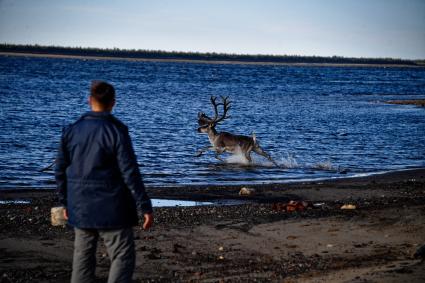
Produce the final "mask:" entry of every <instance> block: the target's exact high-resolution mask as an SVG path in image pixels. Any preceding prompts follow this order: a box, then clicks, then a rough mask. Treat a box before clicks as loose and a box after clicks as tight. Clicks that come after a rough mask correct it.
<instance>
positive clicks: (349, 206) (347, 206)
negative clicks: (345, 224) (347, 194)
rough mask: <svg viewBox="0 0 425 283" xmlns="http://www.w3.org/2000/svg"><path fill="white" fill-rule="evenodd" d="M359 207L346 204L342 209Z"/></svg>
mask: <svg viewBox="0 0 425 283" xmlns="http://www.w3.org/2000/svg"><path fill="white" fill-rule="evenodd" d="M356 208H357V207H356V206H355V205H354V204H344V205H343V206H341V209H347V210H349V209H356Z"/></svg>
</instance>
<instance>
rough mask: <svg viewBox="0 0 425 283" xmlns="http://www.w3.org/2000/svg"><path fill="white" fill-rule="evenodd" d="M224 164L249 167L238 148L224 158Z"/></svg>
mask: <svg viewBox="0 0 425 283" xmlns="http://www.w3.org/2000/svg"><path fill="white" fill-rule="evenodd" d="M225 161H226V163H230V164H242V165H249V164H250V163H249V160H248V159H247V158H246V157H245V155H244V154H243V153H242V150H241V148H240V147H238V148H237V149H236V150H235V152H234V153H233V154H232V155H230V156H229V157H227V158H226V160H225Z"/></svg>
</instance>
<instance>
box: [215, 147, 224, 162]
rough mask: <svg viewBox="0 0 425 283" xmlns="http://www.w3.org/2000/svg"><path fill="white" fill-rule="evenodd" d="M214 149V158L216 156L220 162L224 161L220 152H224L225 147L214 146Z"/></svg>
mask: <svg viewBox="0 0 425 283" xmlns="http://www.w3.org/2000/svg"><path fill="white" fill-rule="evenodd" d="M214 150H215V155H214V156H215V158H217V159H218V160H220V161H221V162H224V160H223V158H221V157H220V154H222V153H223V152H225V151H226V150H225V149H221V148H217V147H216V148H214Z"/></svg>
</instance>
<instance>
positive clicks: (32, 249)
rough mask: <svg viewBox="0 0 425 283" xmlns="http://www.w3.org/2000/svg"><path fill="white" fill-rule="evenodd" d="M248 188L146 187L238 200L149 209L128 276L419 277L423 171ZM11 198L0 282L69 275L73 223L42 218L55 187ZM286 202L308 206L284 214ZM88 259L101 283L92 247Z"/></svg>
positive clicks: (1, 225) (4, 217)
mask: <svg viewBox="0 0 425 283" xmlns="http://www.w3.org/2000/svg"><path fill="white" fill-rule="evenodd" d="M251 187H252V188H253V189H254V190H255V194H253V195H250V196H240V195H239V190H240V187H239V186H227V187H226V186H225V187H220V186H217V187H184V188H180V189H178V190H170V189H164V188H162V189H161V188H156V189H152V188H148V192H149V194H150V196H151V197H152V198H168V199H174V198H180V199H182V200H184V199H191V200H195V201H197V200H199V201H200V200H217V201H219V200H228V199H233V200H240V201H244V202H243V203H242V204H237V205H222V206H217V205H212V206H211V205H209V206H195V207H163V208H154V210H155V225H154V227H153V228H152V229H151V230H150V231H143V230H141V228H140V227H134V233H135V240H136V254H137V261H136V269H135V274H134V279H135V281H134V282H158V281H161V282H162V281H166V282H171V281H172V282H189V281H192V282H217V281H223V282H242V281H245V282H254V281H255V282H264V281H266V282H287V283H290V282H302V283H306V282H331V283H332V282H335V283H336V282H403V281H405V282H424V279H425V260H424V256H425V255H424V254H423V252H422V254H421V253H420V251H421V250H422V249H423V250H425V225H424V223H425V168H423V169H416V170H404V171H397V172H391V173H386V174H381V175H374V176H368V177H361V178H355V179H353V178H346V179H339V180H329V181H326V182H306V183H296V184H294V183H293V184H269V185H258V186H250V188H251ZM17 196H18V197H24V198H25V199H29V200H30V201H31V202H30V203H29V204H27V203H23V204H18V205H15V204H3V205H0V231H1V233H0V254H1V256H0V263H1V264H0V275H1V276H2V280H3V281H2V282H69V278H70V273H71V263H72V251H73V230H72V229H71V228H70V227H53V226H51V225H50V208H51V207H53V206H56V205H57V199H56V195H55V192H54V191H32V192H19V191H18V192H16V191H15V192H7V193H6V192H3V191H2V192H1V199H2V200H4V199H14V198H16V197H17ZM291 200H292V201H298V202H301V201H305V202H306V203H308V204H309V206H307V207H306V208H305V209H303V210H297V211H293V212H289V211H285V210H284V209H283V208H284V207H285V206H284V205H285V204H287V203H288V202H289V201H291ZM310 204H311V205H310ZM345 204H350V205H353V206H354V208H355V209H349V210H343V209H341V207H342V206H343V205H345ZM97 264H98V268H97V271H96V274H97V277H98V278H99V281H97V282H106V278H107V274H108V268H109V260H108V258H107V253H106V250H105V247H104V246H103V245H102V244H100V245H99V248H98V251H97Z"/></svg>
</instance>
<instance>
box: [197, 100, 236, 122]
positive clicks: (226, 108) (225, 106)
mask: <svg viewBox="0 0 425 283" xmlns="http://www.w3.org/2000/svg"><path fill="white" fill-rule="evenodd" d="M228 98H229V97H228V96H226V97H224V96H221V99H222V100H223V102H220V103H217V97H215V96H211V98H210V100H211V104H212V105H213V107H214V118H212V119H211V118H209V117H208V116H207V115H205V113H203V112H199V113H198V118H199V120H200V122H205V123H209V124H217V123H219V122H221V121H223V120H225V119H228V118H230V116H227V112H228V111H229V109H230V101H229V100H228ZM219 105H223V115H221V116H220V117H218V106H219Z"/></svg>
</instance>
